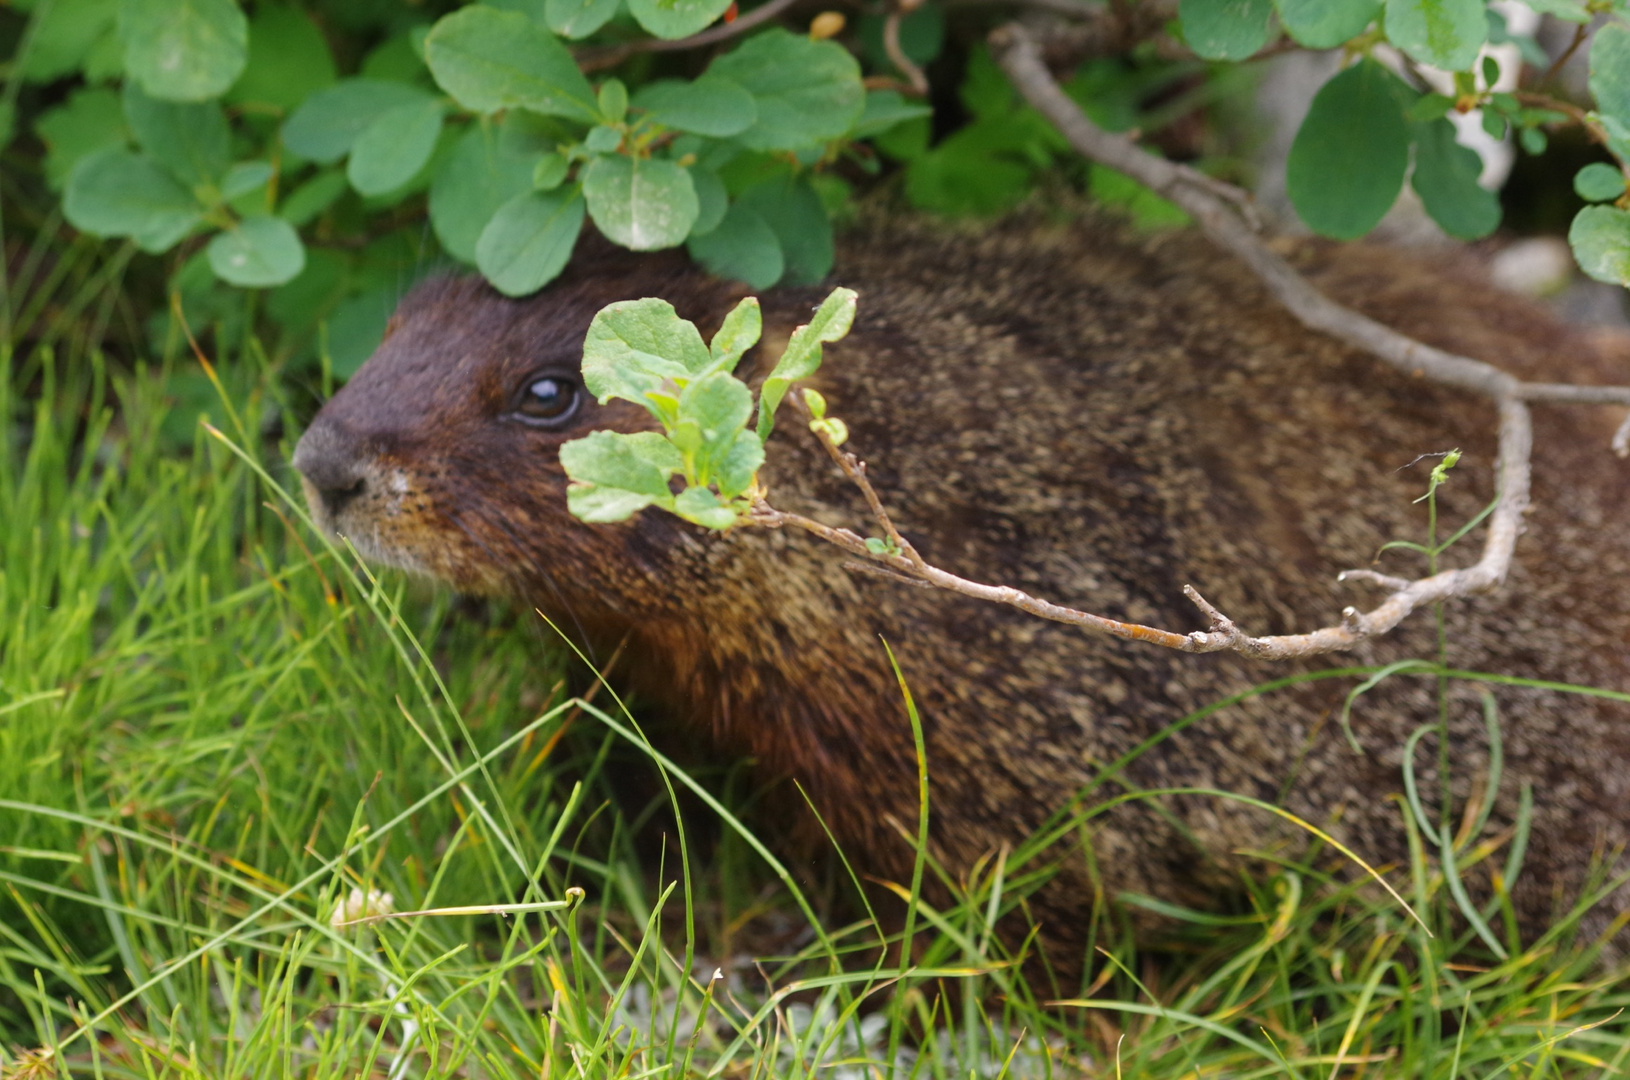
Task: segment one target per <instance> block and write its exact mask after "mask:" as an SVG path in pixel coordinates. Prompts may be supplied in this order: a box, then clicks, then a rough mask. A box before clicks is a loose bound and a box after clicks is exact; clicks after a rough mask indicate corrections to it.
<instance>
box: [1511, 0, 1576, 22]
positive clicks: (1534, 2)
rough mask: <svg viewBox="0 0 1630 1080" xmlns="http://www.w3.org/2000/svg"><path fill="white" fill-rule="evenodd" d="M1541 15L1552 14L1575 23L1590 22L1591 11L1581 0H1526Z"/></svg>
mask: <svg viewBox="0 0 1630 1080" xmlns="http://www.w3.org/2000/svg"><path fill="white" fill-rule="evenodd" d="M1525 2H1526V3H1527V5H1528V6H1529V7H1531V8H1533V9H1534V11H1535V12H1536V13H1538V14H1540V15H1551V16H1554V17H1556V18H1558V19H1563V20H1566V21H1567V22H1573V23H1588V22H1590V11H1589V10H1587V9H1586V7H1585V5H1584V4H1583V3H1582V2H1581V0H1525Z"/></svg>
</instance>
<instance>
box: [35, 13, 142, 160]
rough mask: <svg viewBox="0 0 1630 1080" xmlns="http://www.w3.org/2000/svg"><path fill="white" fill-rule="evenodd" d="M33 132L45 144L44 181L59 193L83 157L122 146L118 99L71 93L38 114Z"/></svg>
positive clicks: (94, 92)
mask: <svg viewBox="0 0 1630 1080" xmlns="http://www.w3.org/2000/svg"><path fill="white" fill-rule="evenodd" d="M53 10H55V9H53ZM34 132H35V134H37V135H38V136H39V137H40V141H41V142H43V143H44V144H45V151H46V153H45V181H46V184H47V185H49V186H50V188H51V190H53V191H60V190H62V185H63V184H65V183H67V182H68V174H69V173H71V172H72V171H73V168H74V166H75V165H77V164H79V162H80V160H81V159H83V158H84V157H85V156H86V155H87V154H92V153H95V152H96V151H97V150H100V149H102V148H103V147H105V146H123V145H124V141H125V138H126V137H127V135H128V132H127V130H126V128H125V117H124V108H123V107H122V106H121V104H120V102H119V95H118V94H116V93H114V92H113V91H112V90H105V89H101V88H96V89H85V88H81V89H78V90H75V91H74V92H73V93H71V94H69V95H68V100H67V102H66V103H65V104H62V105H58V106H57V107H56V108H54V109H50V110H48V111H46V112H44V113H41V114H40V118H39V119H38V120H36V121H34Z"/></svg>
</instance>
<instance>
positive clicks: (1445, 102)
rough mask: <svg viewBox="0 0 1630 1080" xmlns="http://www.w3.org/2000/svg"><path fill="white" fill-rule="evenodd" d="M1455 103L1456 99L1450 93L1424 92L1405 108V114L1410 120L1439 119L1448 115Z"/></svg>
mask: <svg viewBox="0 0 1630 1080" xmlns="http://www.w3.org/2000/svg"><path fill="white" fill-rule="evenodd" d="M1454 104H1455V99H1454V98H1452V97H1450V96H1449V95H1448V94H1422V95H1421V96H1420V97H1418V98H1416V99H1415V100H1414V101H1413V102H1411V103H1410V106H1409V108H1407V109H1405V110H1404V116H1405V117H1407V118H1408V119H1410V120H1421V121H1424V120H1437V119H1439V118H1441V117H1443V116H1447V115H1448V113H1449V110H1450V109H1452V108H1454Z"/></svg>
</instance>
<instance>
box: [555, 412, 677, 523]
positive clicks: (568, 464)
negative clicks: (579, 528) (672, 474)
mask: <svg viewBox="0 0 1630 1080" xmlns="http://www.w3.org/2000/svg"><path fill="white" fill-rule="evenodd" d="M647 434H649V433H647ZM633 439H634V436H631V435H625V434H622V433H619V432H615V431H595V432H591V433H590V434H589V435H587V436H586V437H584V438H581V439H573V440H571V441H570V442H567V443H566V444H564V445H563V446H561V448H560V464H561V466H562V467H563V468H564V469H565V470H566V475H567V476H568V477H570V478H571V480H572V486H571V487H570V488H568V489H567V491H566V505H567V508H568V509H569V510H570V511H571V512H572V514H574V515H575V516H576V517H578V518H581V519H582V520H584V521H593V522H610V521H622V520H624V519H626V518H628V517H630V516H631V515H633V514H635V513H637V512H638V511H640V510H643V509H644V508H645V507H647V506H650V505H652V504H656V505H658V506H665V507H670V508H671V507H672V506H673V495H672V494H671V493H670V492H669V491H668V474H667V473H665V472H664V471H663V470H662V469H660V468H658V467H657V466H656V465H654V464H652V463H651V461H650V460H648V458H647V457H646V456H645V455H644V454H643V453H641V449H642V448H641V447H638V446H636V445H631V443H632V441H633Z"/></svg>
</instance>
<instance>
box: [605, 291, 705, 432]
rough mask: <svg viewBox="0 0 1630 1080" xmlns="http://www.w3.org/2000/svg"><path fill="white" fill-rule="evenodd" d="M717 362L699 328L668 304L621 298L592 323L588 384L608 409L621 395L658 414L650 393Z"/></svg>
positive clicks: (649, 300)
mask: <svg viewBox="0 0 1630 1080" xmlns="http://www.w3.org/2000/svg"><path fill="white" fill-rule="evenodd" d="M712 359H713V357H712V354H711V353H709V352H708V349H707V346H706V345H704V344H702V335H701V334H700V333H699V332H698V331H697V329H696V324H695V323H692V322H690V321H689V320H687V319H681V318H680V317H679V315H678V313H677V312H675V311H674V308H673V305H672V304H670V303H668V302H667V301H666V300H657V299H653V298H648V299H644V300H620V301H618V302H617V303H615V304H611V305H609V306H607V307H605V308H603V309H601V311H600V312H599V313H598V314H597V315H595V316H594V321H593V322H592V323H590V324H589V332H588V334H587V336H585V337H584V339H583V386H584V387H585V388H586V389H587V390H588V392H589V393H591V394H593V395H594V396H595V399H596V400H597V401H599V402H600V404H602V405H604V404H605V403H606V402H607V401H610V400H611V399H612V398H614V397H618V398H623V399H624V400H626V401H632V402H634V403H636V404H639V405H643V406H645V407H646V408H647V409H651V410H652V412H653V413H655V412H656V410H655V409H654V408H653V407H652V405H651V403H650V402H649V401H647V400H646V395H647V394H649V393H650V392H651V391H653V390H655V389H657V388H658V387H660V386H661V385H662V384H663V382H664V381H665V380H668V379H688V378H691V377H693V376H695V375H696V374H698V373H700V372H702V371H705V370H707V368H708V366H709V364H710V363H711V361H712ZM659 418H660V414H659Z"/></svg>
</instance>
